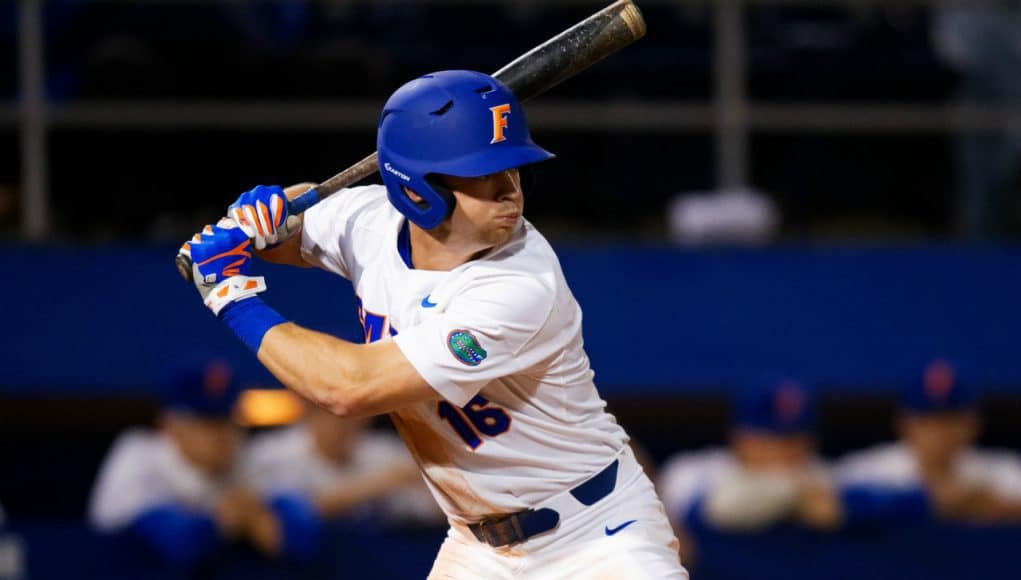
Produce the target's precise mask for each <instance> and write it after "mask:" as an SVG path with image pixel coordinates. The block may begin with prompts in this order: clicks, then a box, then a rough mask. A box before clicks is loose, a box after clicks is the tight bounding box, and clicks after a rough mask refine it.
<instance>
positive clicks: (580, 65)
mask: <svg viewBox="0 0 1021 580" xmlns="http://www.w3.org/2000/svg"><path fill="white" fill-rule="evenodd" d="M643 36H645V19H643V18H642V13H641V11H640V10H638V6H635V4H634V2H632V0H617V1H616V2H614V3H613V4H611V5H609V6H607V7H605V8H603V9H602V10H600V11H598V12H596V13H595V14H592V15H591V16H589V17H588V18H586V19H585V20H582V21H581V22H579V23H577V24H575V25H574V26H572V27H570V28H568V29H567V30H565V31H563V32H561V33H560V34H558V35H556V36H554V37H553V38H550V39H549V40H547V41H546V42H544V43H542V44H540V45H539V46H536V47H535V48H533V49H532V50H529V51H528V52H526V53H525V54H523V55H521V56H519V57H518V58H516V59H514V60H513V61H512V62H511V63H510V64H508V65H507V66H505V67H503V68H501V69H500V70H498V71H496V72H495V73H493V76H494V77H496V78H497V79H499V80H500V81H502V82H503V83H504V84H506V85H507V86H508V87H509V88H510V89H511V91H513V92H514V94H515V95H516V96H517V97H518V100H520V101H521V102H525V101H527V100H529V99H531V98H532V97H535V96H538V95H541V94H542V93H544V92H546V91H548V90H549V89H551V88H553V87H555V86H556V85H558V84H560V83H561V82H563V81H564V80H567V79H568V78H570V77H572V76H574V75H576V74H578V73H579V72H581V71H583V70H585V69H586V68H588V67H590V66H592V65H593V64H595V63H597V62H599V61H600V60H602V59H604V58H606V57H607V56H609V55H611V54H613V53H614V52H617V51H618V50H620V49H622V48H624V47H625V46H627V45H629V44H631V43H632V42H634V41H636V40H638V39H640V38H641V37H643ZM377 171H379V161H378V158H377V156H376V153H372V154H371V155H369V156H367V157H366V158H365V159H362V160H361V161H359V162H358V163H355V164H354V165H352V166H351V167H348V168H347V169H345V170H343V171H341V172H340V173H338V174H336V175H334V176H333V177H331V178H329V179H327V180H326V181H324V182H322V183H320V184H318V185H316V186H315V187H312V188H310V189H309V190H308V191H306V192H304V193H302V194H301V195H299V196H298V197H295V198H294V199H292V200H290V201H289V202H287V212H288V214H289V215H298V214H300V213H302V212H304V211H305V210H307V209H308V208H310V207H312V206H313V205H315V204H317V203H319V202H320V201H321V200H323V199H325V198H326V197H328V196H330V195H333V194H334V193H336V192H338V191H340V190H341V189H344V188H345V187H348V186H351V185H354V184H355V183H357V182H359V181H361V180H363V179H365V178H366V177H368V176H370V175H372V174H373V173H376V172H377ZM177 270H178V272H180V274H181V277H183V278H184V279H185V280H191V278H192V269H191V260H190V259H189V258H188V257H187V256H182V255H178V256H177Z"/></svg>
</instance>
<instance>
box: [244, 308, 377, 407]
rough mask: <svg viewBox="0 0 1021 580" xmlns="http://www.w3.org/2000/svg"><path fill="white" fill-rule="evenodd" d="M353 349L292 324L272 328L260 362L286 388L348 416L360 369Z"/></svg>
mask: <svg viewBox="0 0 1021 580" xmlns="http://www.w3.org/2000/svg"><path fill="white" fill-rule="evenodd" d="M353 350H354V345H353V344H350V343H347V342H345V341H342V340H340V339H337V338H334V337H332V336H328V335H325V334H322V333H320V332H316V331H313V330H309V329H306V328H302V327H300V326H298V325H296V324H293V323H287V324H281V325H279V326H275V327H273V328H272V329H271V330H270V331H269V332H267V333H266V336H265V337H264V338H263V340H262V345H261V346H260V347H259V352H258V357H259V361H260V362H261V363H262V364H263V365H265V366H266V368H267V369H268V370H269V371H270V372H271V373H273V376H275V377H276V378H277V379H279V380H280V382H281V383H283V384H284V385H285V386H286V387H287V388H289V389H291V390H292V391H294V392H296V393H298V394H299V395H301V396H303V397H305V398H306V399H308V400H310V401H312V402H314V403H316V404H317V405H319V406H321V407H323V408H325V409H328V410H329V411H330V412H332V413H334V414H337V415H341V416H347V415H348V414H349V412H350V410H351V407H352V406H354V405H353V404H352V401H351V395H352V394H353V393H351V391H353V390H354V389H353V387H352V385H353V384H355V383H356V381H357V380H358V378H359V377H357V372H358V368H357V367H358V365H355V364H350V363H353V361H352V359H353V357H354V356H355V353H354V352H353Z"/></svg>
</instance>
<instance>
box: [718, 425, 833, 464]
mask: <svg viewBox="0 0 1021 580" xmlns="http://www.w3.org/2000/svg"><path fill="white" fill-rule="evenodd" d="M731 446H732V449H733V450H734V453H735V454H736V455H737V457H738V459H739V460H740V461H741V464H742V465H744V466H745V467H747V468H749V469H800V468H802V467H804V466H806V465H808V463H809V462H810V461H811V459H812V457H813V456H814V450H813V445H812V439H811V437H809V436H808V435H773V434H770V433H760V432H757V431H738V432H736V433H734V434H733V436H732V439H731Z"/></svg>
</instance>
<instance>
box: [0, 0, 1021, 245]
mask: <svg viewBox="0 0 1021 580" xmlns="http://www.w3.org/2000/svg"><path fill="white" fill-rule="evenodd" d="M46 1H47V0H17V2H18V4H19V11H18V20H17V26H18V33H17V34H18V51H17V53H18V66H17V70H18V87H19V102H18V103H14V104H7V105H0V125H7V126H10V125H14V124H17V127H18V132H19V148H20V153H21V171H20V173H21V188H20V190H21V231H22V235H23V237H24V238H26V239H35V240H38V239H43V238H45V237H46V236H47V235H48V234H49V233H50V232H51V217H50V209H49V197H48V188H47V177H48V174H49V171H48V164H47V144H46V136H47V132H48V130H50V129H58V128H81V127H93V128H103V129H111V128H129V127H130V128H166V127H175V128H180V129H189V128H210V127H213V128H219V129H229V130H234V129H236V130H248V129H266V128H282V129H291V130H302V129H324V128H325V129H331V128H371V127H373V126H374V125H375V119H376V115H377V113H378V108H379V102H380V101H379V99H378V98H377V99H372V100H350V99H335V100H329V101H309V102H295V101H294V100H286V101H284V100H278V101H266V100H260V101H259V102H257V103H256V102H251V101H245V100H238V101H222V100H217V101H215V102H214V101H207V100H193V101H181V100H175V101H172V102H171V101H164V102H153V101H149V100H147V101H124V100H102V101H96V100H91V101H89V102H88V103H68V104H60V105H54V104H52V103H48V102H47V100H46V98H45V95H46V87H45V83H46V79H45V74H44V72H45V68H46V66H45V64H46V60H45V54H44V45H45V40H44V38H43V5H44V4H45V2H46ZM232 1H235V0H199V2H210V3H226V2H232ZM264 1H266V2H272V1H274V0H264ZM323 1H324V2H325V1H326V0H323ZM372 1H373V0H347V1H346V4H365V3H372ZM417 1H418V0H385V1H380V0H377V2H378V3H381V4H386V3H389V4H401V3H415V2H417ZM99 2H103V3H111V4H114V3H121V4H125V3H130V4H145V3H150V4H154V5H156V4H163V5H172V4H175V3H176V2H175V1H174V0H99ZM188 3H189V4H195V3H196V0H191V1H190V2H188ZM637 3H638V4H639V6H677V7H679V8H683V7H686V6H689V5H690V6H695V7H698V6H701V7H705V6H706V5H710V6H711V8H712V19H713V25H712V27H711V28H712V57H713V58H712V77H713V79H712V85H713V86H712V94H711V97H710V98H709V99H708V100H681V101H677V100H671V101H669V102H650V101H646V100H637V99H614V100H601V101H595V100H593V101H584V100H582V101H578V100H567V101H565V100H562V99H549V100H539V101H537V102H535V103H531V104H530V105H529V115H530V118H531V119H532V122H538V123H541V124H543V125H544V126H546V127H549V128H551V129H568V130H570V129H585V128H598V130H600V131H628V130H641V131H655V132H675V131H691V130H701V131H710V132H711V133H712V135H713V140H714V143H715V148H716V156H715V165H716V166H715V181H716V185H717V186H718V187H729V186H737V185H743V184H745V183H747V182H748V180H749V177H748V176H749V168H748V167H749V156H750V152H749V142H750V138H749V137H750V133H751V131H753V130H768V131H789V132H829V131H832V132H843V133H861V132H865V133H895V132H914V133H918V132H941V133H945V132H956V131H973V130H983V129H994V128H1002V127H1004V126H1008V125H1012V124H1021V105H1018V104H1010V105H981V106H978V105H974V106H968V105H948V104H931V103H922V102H914V103H912V102H896V103H891V102H875V101H873V102H869V103H867V104H860V103H845V102H820V101H804V100H799V101H797V102H783V101H782V100H779V101H778V100H770V101H769V102H768V103H765V102H756V101H754V100H752V99H751V98H750V97H749V91H748V87H747V72H748V70H747V68H748V63H747V61H748V54H747V50H746V42H747V37H746V36H747V35H746V30H745V24H746V12H747V10H748V8H749V6H750V5H790V6H829V7H834V6H836V7H851V6H861V7H887V6H890V7H904V6H912V5H938V4H954V3H957V4H969V5H983V4H985V5H995V4H1002V2H995V1H991V0H990V1H970V2H965V1H964V0H957V1H953V0H952V1H947V0H898V1H897V2H882V1H880V0H639V1H638V2H637ZM438 4H444V5H465V6H470V5H485V4H493V5H508V4H513V5H516V6H517V5H525V4H528V2H514V3H509V2H507V1H506V0H443V1H442V2H439V3H438ZM532 4H535V5H540V4H541V5H543V6H550V5H579V6H592V7H593V9H595V8H596V7H598V6H599V5H602V4H605V2H592V1H591V0H543V1H542V2H533V3H532ZM559 25H563V26H566V25H567V23H560V24H558V26H559ZM655 26H656V23H655V22H651V23H650V28H652V29H654V27H655ZM549 32H550V33H551V34H552V33H553V32H555V30H552V29H551V30H550V31H549ZM509 41H510V40H508V42H509ZM527 48H529V47H527V46H522V47H521V50H522V51H524V50H526V49H527ZM380 98H382V95H381V96H380Z"/></svg>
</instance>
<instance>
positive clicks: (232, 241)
mask: <svg viewBox="0 0 1021 580" xmlns="http://www.w3.org/2000/svg"><path fill="white" fill-rule="evenodd" d="M250 245H251V240H249V239H248V236H247V235H246V234H245V232H244V231H243V230H242V229H241V228H240V227H238V225H237V224H236V223H234V221H233V220H230V219H227V218H223V219H221V220H220V221H219V222H218V223H217V224H216V225H215V226H206V227H205V228H203V229H202V232H201V233H198V234H195V235H194V236H193V237H192V239H191V240H189V241H187V242H185V243H184V245H183V246H181V249H180V250H179V252H178V253H180V254H182V255H185V256H188V257H190V258H191V260H192V279H193V281H194V282H195V287H196V288H197V289H198V291H199V294H201V295H202V299H203V301H204V302H205V304H206V306H207V307H208V308H209V309H210V310H212V311H213V314H216V315H219V314H220V311H221V310H223V308H224V307H225V306H227V305H228V304H230V303H231V302H237V301H239V300H244V299H245V298H250V297H252V296H255V295H256V294H258V293H259V292H263V291H264V290H266V282H265V279H264V278H263V277H262V276H254V277H253V276H248V271H249V269H250V268H251V263H252V253H251V252H250V251H249V248H250Z"/></svg>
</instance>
